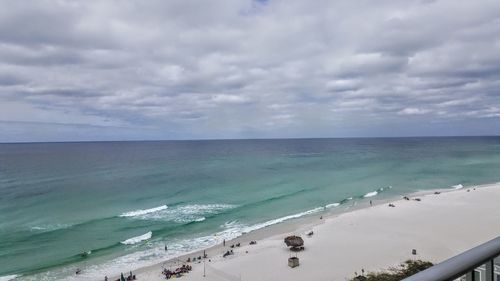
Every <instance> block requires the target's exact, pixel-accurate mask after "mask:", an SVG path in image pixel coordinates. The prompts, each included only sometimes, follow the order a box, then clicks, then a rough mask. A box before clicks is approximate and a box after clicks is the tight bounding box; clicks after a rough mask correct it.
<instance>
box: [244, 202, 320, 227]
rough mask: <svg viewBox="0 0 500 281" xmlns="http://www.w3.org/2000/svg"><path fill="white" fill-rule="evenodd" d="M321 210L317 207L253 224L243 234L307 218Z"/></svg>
mask: <svg viewBox="0 0 500 281" xmlns="http://www.w3.org/2000/svg"><path fill="white" fill-rule="evenodd" d="M323 210H324V207H318V208H314V209H311V210H307V211H304V212H300V213H297V214H293V215H288V216H284V217H281V218H277V219H273V220H269V221H266V222H263V223H258V224H254V225H252V226H248V227H246V228H244V232H245V233H248V232H250V231H254V230H257V229H261V228H264V227H268V226H271V225H275V224H278V223H282V222H284V221H287V220H291V219H296V218H300V217H303V216H307V215H311V214H314V213H318V212H321V211H323Z"/></svg>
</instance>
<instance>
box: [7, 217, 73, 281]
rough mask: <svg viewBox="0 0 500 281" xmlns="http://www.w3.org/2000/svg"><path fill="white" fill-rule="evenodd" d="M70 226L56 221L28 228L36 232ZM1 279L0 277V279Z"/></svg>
mask: <svg viewBox="0 0 500 281" xmlns="http://www.w3.org/2000/svg"><path fill="white" fill-rule="evenodd" d="M69 227H71V225H70V224H62V223H56V224H47V225H37V226H32V227H31V228H30V230H31V231H36V232H49V231H54V230H58V229H65V228H69ZM0 281H1V279H0Z"/></svg>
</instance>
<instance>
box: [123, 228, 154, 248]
mask: <svg viewBox="0 0 500 281" xmlns="http://www.w3.org/2000/svg"><path fill="white" fill-rule="evenodd" d="M152 236H153V232H151V231H149V232H148V233H145V234H143V235H139V236H136V237H132V238H130V239H127V240H125V241H122V242H120V243H122V244H124V245H133V244H137V243H139V242H141V241H144V240H148V239H151V237H152Z"/></svg>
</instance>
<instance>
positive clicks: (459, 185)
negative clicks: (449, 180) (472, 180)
mask: <svg viewBox="0 0 500 281" xmlns="http://www.w3.org/2000/svg"><path fill="white" fill-rule="evenodd" d="M451 187H453V188H454V189H461V188H464V186H463V185H462V184H457V185H452V186H451Z"/></svg>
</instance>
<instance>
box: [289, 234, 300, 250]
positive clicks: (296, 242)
mask: <svg viewBox="0 0 500 281" xmlns="http://www.w3.org/2000/svg"><path fill="white" fill-rule="evenodd" d="M285 244H286V246H287V247H291V248H290V249H291V250H292V251H300V250H304V240H303V239H302V237H300V236H296V235H292V236H288V237H286V238H285Z"/></svg>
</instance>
